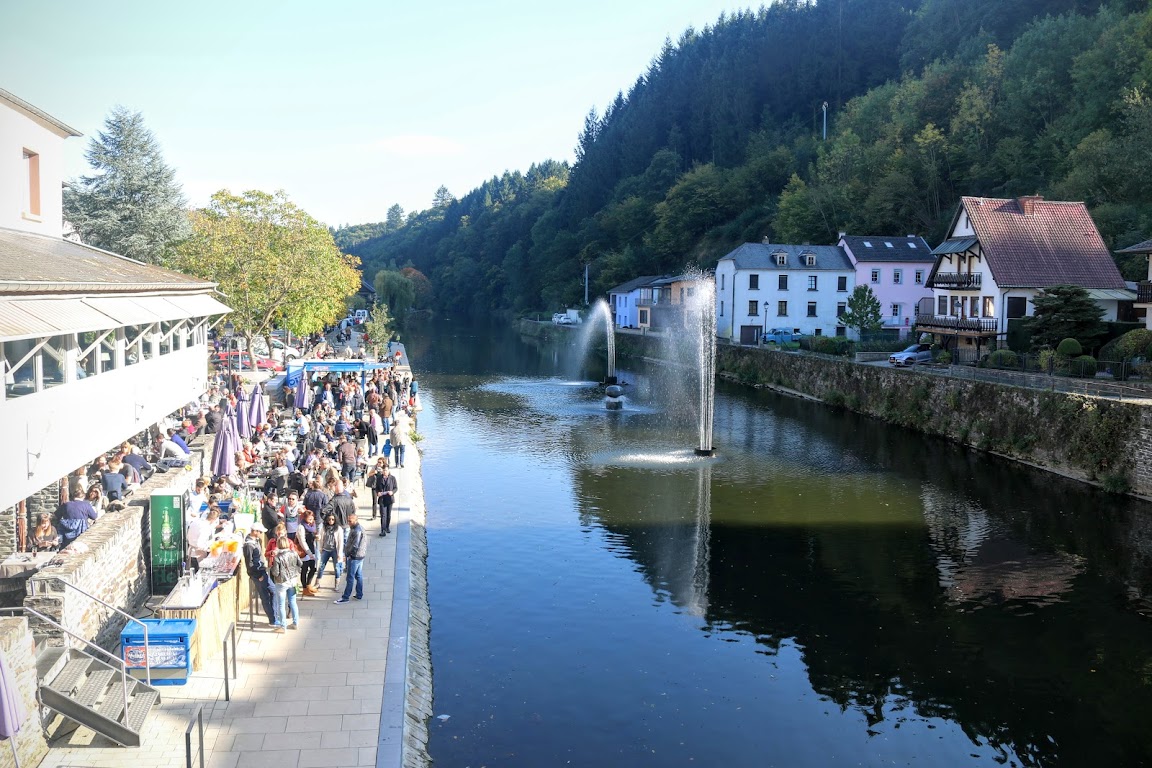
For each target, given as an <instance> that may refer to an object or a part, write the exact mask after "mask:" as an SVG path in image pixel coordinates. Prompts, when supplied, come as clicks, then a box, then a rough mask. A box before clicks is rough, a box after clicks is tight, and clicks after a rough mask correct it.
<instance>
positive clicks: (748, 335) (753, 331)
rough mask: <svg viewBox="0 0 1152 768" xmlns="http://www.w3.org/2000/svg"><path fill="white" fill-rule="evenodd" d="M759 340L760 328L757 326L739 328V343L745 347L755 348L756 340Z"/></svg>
mask: <svg viewBox="0 0 1152 768" xmlns="http://www.w3.org/2000/svg"><path fill="white" fill-rule="evenodd" d="M758 338H760V326H758V325H742V326H740V343H741V344H743V345H745V346H755V345H756V340H757V339H758Z"/></svg>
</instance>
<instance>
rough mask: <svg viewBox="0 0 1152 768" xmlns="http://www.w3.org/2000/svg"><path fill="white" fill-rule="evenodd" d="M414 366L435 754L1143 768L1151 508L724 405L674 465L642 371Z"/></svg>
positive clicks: (554, 355) (940, 448)
mask: <svg viewBox="0 0 1152 768" xmlns="http://www.w3.org/2000/svg"><path fill="white" fill-rule="evenodd" d="M467 346H473V347H474V346H477V344H476V343H475V342H472V341H470V342H469V344H468V345H467ZM517 348H518V349H519V352H518V353H516V354H513V352H512V351H511V350H515V349H517ZM442 351H443V354H441V352H442ZM428 354H429V355H430V357H429V358H428V360H429V363H430V365H431V367H432V368H433V369H434V370H438V371H442V373H441V372H437V373H435V375H431V376H429V381H428V384H427V389H426V390H422V391H427V392H428V393H429V394H428V398H429V402H430V403H431V404H432V410H433V411H434V413H433V414H430V419H429V421H430V423H431V427H430V428H429V429H430V440H429V446H428V448H427V450H428V451H429V460H428V463H427V464H426V470H425V471H426V476H427V478H428V482H429V488H430V493H433V494H435V493H440V494H442V495H441V497H440V500H439V504H438V505H437V504H436V503H435V502H436V499H435V498H433V499H432V502H434V503H432V504H431V505H430V509H432V510H433V518H432V519H433V524H432V525H433V530H432V532H431V545H432V547H431V548H432V562H431V565H430V567H431V571H432V585H431V586H432V590H431V592H432V599H433V613H434V617H435V621H434V623H433V627H434V630H433V641H434V643H433V651H434V661H435V663H436V665H437V670H436V692H437V702H438V707H440V706H441V702H444V701H447V702H449V703H450V706H451V707H452V708H453V714H454V717H453V720H451V721H449V724H447V725H441V726H437V728H439V729H441V731H437V732H435V733H434V737H433V747H434V748H433V754H434V757H436V758H437V759H438V760H443V761H446V763H447V764H465V762H464V761H468V762H470V763H475V764H480V763H482V762H484V761H485V759H486V758H492V757H493V756H499V757H500V758H501V759H500V760H499V761H498V762H500V763H501V764H517V765H544V764H558V763H560V762H563V761H565V760H569V759H571V760H573V762H574V763H582V764H595V765H629V766H631V765H661V766H662V765H679V764H681V763H683V764H688V762H689V761H688V757H689V756H691V757H692V758H693V760H694V764H705V765H718V764H724V765H756V766H758V765H765V764H770V763H772V762H773V761H774V762H775V763H776V764H781V765H833V764H858V763H863V764H874V763H875V764H879V763H881V762H883V763H888V762H901V763H906V764H918V763H933V764H960V763H963V764H972V763H977V764H983V763H987V764H995V763H1009V764H1017V765H1045V766H1054V765H1066V766H1078V765H1096V764H1100V765H1139V764H1144V763H1148V762H1152V737H1150V736H1149V734H1148V732H1147V729H1146V727H1145V723H1144V718H1143V712H1145V711H1146V709H1147V708H1148V707H1149V706H1152V626H1150V624H1149V622H1148V619H1147V618H1145V616H1146V615H1147V613H1148V612H1149V609H1150V608H1152V602H1149V601H1148V595H1149V594H1150V591H1149V590H1150V587H1152V579H1150V575H1152V568H1150V563H1152V556H1150V555H1152V523H1150V521H1152V513H1150V512H1149V508H1148V506H1147V505H1145V504H1142V503H1139V502H1135V501H1131V500H1124V499H1119V498H1116V497H1111V496H1107V495H1104V494H1100V493H1097V492H1095V491H1092V490H1091V489H1088V488H1085V487H1084V486H1081V485H1079V484H1075V483H1072V482H1070V481H1065V480H1062V479H1061V478H1058V477H1055V476H1052V475H1049V474H1046V473H1041V472H1035V471H1032V470H1029V469H1027V468H1024V467H1021V466H1018V465H1012V464H1009V463H1006V462H1001V461H997V460H992V459H989V458H987V457H984V456H982V455H979V454H975V453H972V452H968V451H964V450H960V449H957V448H956V447H955V446H952V445H949V444H946V443H943V442H940V441H935V440H930V439H925V438H923V437H921V436H919V435H916V434H913V433H909V432H906V431H904V430H899V429H892V428H887V427H884V426H883V425H880V424H878V423H876V422H874V421H870V420H867V419H863V418H859V417H856V416H853V415H851V414H846V413H843V412H839V411H834V410H830V409H827V408H824V407H822V406H820V405H817V404H810V403H803V402H799V401H794V400H789V399H785V398H779V397H777V396H774V395H772V394H770V393H764V392H751V391H747V390H744V389H740V388H734V387H723V386H722V387H720V388H719V393H718V401H717V408H716V419H715V429H716V441H715V442H716V444H717V445H718V446H719V448H720V451H721V454H720V456H719V457H718V458H717V459H716V460H714V461H713V460H697V459H695V457H692V458H691V459H689V455H690V453H691V451H690V448H691V444H692V439H693V438H692V428H693V425H692V424H687V425H683V426H682V422H685V421H688V420H686V419H684V418H683V412H682V410H681V409H680V408H679V407H678V403H677V402H675V401H674V400H662V399H661V398H660V396H659V391H660V384H659V378H660V375H661V374H660V372H659V371H653V370H651V369H647V368H639V369H637V370H632V371H622V372H621V375H622V376H629V377H632V378H633V379H634V381H635V384H634V387H635V389H634V390H633V391H632V393H630V396H631V397H633V399H634V400H635V401H636V404H637V405H641V406H644V407H642V408H637V409H635V410H632V411H630V412H627V411H626V412H623V413H613V414H609V413H607V412H605V411H603V410H602V409H600V408H595V407H594V406H595V405H596V400H597V399H598V397H599V394H598V391H597V390H596V389H595V388H591V387H586V386H583V385H582V382H585V381H588V380H592V379H594V378H595V373H594V372H584V373H583V375H581V372H579V371H563V372H558V371H557V366H563V365H564V355H563V351H556V350H551V351H549V350H545V349H543V348H540V347H534V346H530V345H520V346H519V347H517V345H515V344H508V345H506V346H505V347H504V348H502V349H498V350H494V351H493V356H492V357H490V358H486V359H484V360H481V359H480V358H479V357H478V356H476V355H475V354H474V353H473V352H471V351H453V349H447V350H441V348H440V347H436V348H429V350H428ZM474 364H475V365H483V366H491V367H479V368H469V367H468V366H470V365H474ZM457 366H463V367H457ZM478 371H487V372H488V373H487V374H486V375H476V374H477V372H478ZM561 374H562V375H561ZM424 423H425V421H424V420H423V419H422V426H423V424H424ZM461 440H462V441H464V442H465V444H458V441H461ZM473 446H475V447H476V449H477V450H476V453H475V456H479V457H482V458H480V459H477V458H474V454H473V453H469V452H468V449H470V448H471V447H473ZM437 451H443V452H444V453H443V454H442V455H443V456H444V459H443V460H442V462H443V463H441V464H438V460H439V459H438V454H437ZM449 456H450V460H449ZM474 465H475V466H474ZM439 467H443V469H439ZM493 472H495V473H497V474H498V475H499V476H500V478H501V479H507V480H508V481H509V482H508V485H509V486H511V488H510V489H509V490H508V492H507V493H506V494H505V495H498V494H496V493H494V492H490V491H488V490H487V488H488V486H484V487H485V489H486V495H485V496H484V505H482V506H481V507H480V508H477V507H476V506H475V505H472V504H465V505H464V506H463V507H462V508H461V509H460V511H458V512H457V511H455V507H454V506H453V499H454V495H460V496H463V497H467V498H469V499H472V498H474V497H473V496H470V495H469V494H470V492H471V489H472V488H474V487H475V486H476V484H477V483H478V481H480V482H482V479H483V478H484V477H485V473H493ZM438 473H439V474H438ZM488 508H491V510H492V511H488ZM569 510H571V511H569ZM509 514H514V515H515V516H516V517H515V519H516V526H515V527H514V528H511V529H509V527H507V526H503V525H502V523H503V522H504V520H505V519H506V518H507V517H508V516H509ZM571 514H574V515H575V517H576V520H577V521H578V523H579V527H578V528H572V529H570V528H567V527H566V521H567V519H568V516H569V515H571ZM438 525H440V526H445V528H441V529H439V530H438V529H437V526H438ZM465 526H466V527H467V530H466V532H464V531H461V532H460V533H458V534H457V533H456V531H457V530H458V529H462V528H464V527H465ZM489 530H498V531H499V538H494V537H493V535H492V534H489ZM621 564H627V565H628V566H629V570H627V571H624V572H622V571H621V570H620V568H619V566H620V565H621ZM631 574H636V575H637V576H638V577H639V579H640V580H642V584H643V585H646V586H645V587H644V588H643V589H644V590H645V591H646V593H647V594H648V596H649V603H648V604H647V605H645V604H644V602H643V601H642V600H640V599H639V596H638V595H637V594H636V592H635V591H634V590H632V589H631V588H630V583H631V582H630V579H629V576H630V575H631ZM633 578H634V577H633ZM473 582H475V583H483V585H484V591H483V592H477V591H476V590H475V589H470V588H469V586H470V585H471V584H472V583H473ZM568 585H578V586H575V588H574V589H572V590H568V589H567V586H568ZM669 617H671V619H673V620H672V621H669ZM497 631H499V632H503V633H505V634H507V633H509V632H510V633H511V634H512V638H511V639H510V640H508V643H509V645H510V646H511V648H509V649H508V651H507V652H495V651H494V644H497V643H499V642H500V640H499V639H498V638H499V637H500V634H493V633H494V632H497ZM573 660H576V661H573ZM573 663H575V665H576V669H578V670H579V674H578V675H577V676H573V675H571V674H568V672H569V671H570V669H571V665H572V664H573ZM541 712H552V713H555V716H556V718H557V719H558V720H562V725H561V724H560V723H557V724H556V725H555V727H552V722H551V718H549V717H548V716H547V715H543V714H541ZM467 723H475V724H476V726H475V727H474V728H467V727H466V725H465V724H467ZM480 724H483V726H481V725H480ZM497 724H500V726H499V729H498V726H497ZM497 729H498V732H497ZM436 733H441V734H442V735H436ZM592 733H596V734H598V735H597V736H595V737H592V736H591V735H590V734H592ZM511 745H515V746H514V747H513V746H511ZM640 745H643V746H644V747H645V749H640V748H639V746H640ZM657 755H658V756H657ZM765 755H772V756H773V757H772V758H770V759H769V758H765Z"/></svg>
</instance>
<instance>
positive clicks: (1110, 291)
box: [1085, 288, 1136, 301]
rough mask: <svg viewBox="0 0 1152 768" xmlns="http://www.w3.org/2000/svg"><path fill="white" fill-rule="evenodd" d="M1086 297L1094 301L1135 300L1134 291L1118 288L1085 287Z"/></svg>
mask: <svg viewBox="0 0 1152 768" xmlns="http://www.w3.org/2000/svg"><path fill="white" fill-rule="evenodd" d="M1085 290H1086V291H1087V293H1088V298H1090V299H1092V300H1094V301H1136V291H1128V290H1121V289H1119V288H1087V289H1085Z"/></svg>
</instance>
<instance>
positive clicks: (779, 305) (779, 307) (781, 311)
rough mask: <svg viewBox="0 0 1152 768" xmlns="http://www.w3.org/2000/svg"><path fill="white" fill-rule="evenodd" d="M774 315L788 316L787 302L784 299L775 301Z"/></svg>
mask: <svg viewBox="0 0 1152 768" xmlns="http://www.w3.org/2000/svg"><path fill="white" fill-rule="evenodd" d="M776 316H777V317H788V302H786V301H778V302H776Z"/></svg>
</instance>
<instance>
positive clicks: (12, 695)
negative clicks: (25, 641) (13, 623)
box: [0, 651, 28, 768]
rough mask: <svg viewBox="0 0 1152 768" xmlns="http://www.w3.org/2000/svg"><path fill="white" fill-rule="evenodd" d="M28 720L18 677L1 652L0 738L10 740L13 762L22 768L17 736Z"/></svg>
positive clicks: (18, 767) (17, 767)
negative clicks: (17, 683) (17, 684)
mask: <svg viewBox="0 0 1152 768" xmlns="http://www.w3.org/2000/svg"><path fill="white" fill-rule="evenodd" d="M27 718H28V711H27V710H26V709H25V708H24V702H23V701H22V700H21V699H20V689H19V688H17V687H16V675H14V674H12V668H11V667H9V666H8V659H7V658H6V657H5V656H4V652H3V651H0V738H3V739H8V744H9V746H11V747H12V760H13V761H14V762H15V763H16V768H20V756H19V755H18V754H17V753H16V734H17V733H19V732H20V726H22V725H24V721H25V720H26V719H27Z"/></svg>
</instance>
